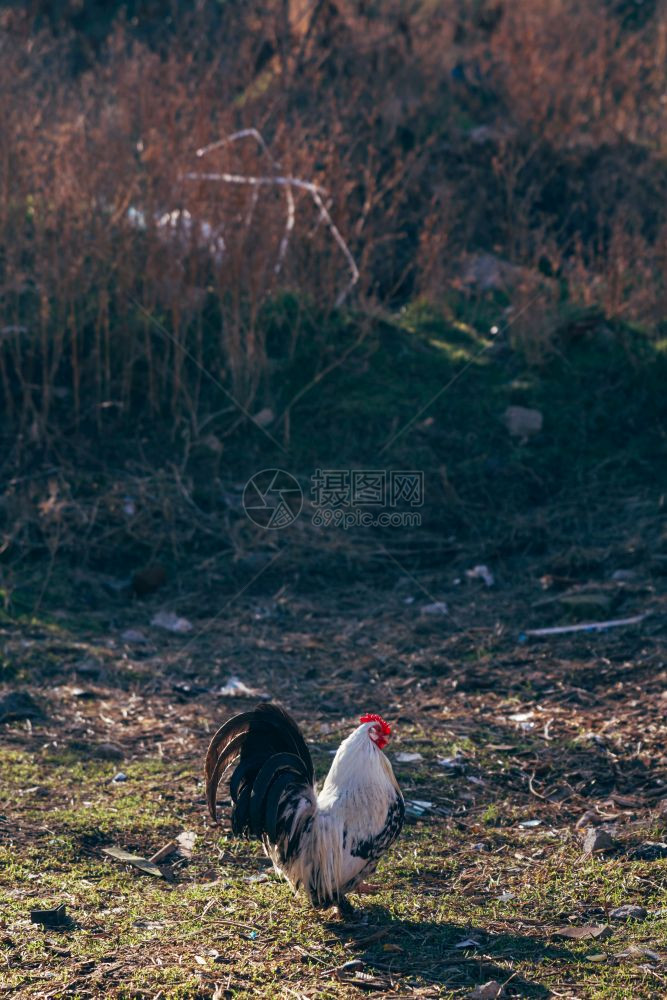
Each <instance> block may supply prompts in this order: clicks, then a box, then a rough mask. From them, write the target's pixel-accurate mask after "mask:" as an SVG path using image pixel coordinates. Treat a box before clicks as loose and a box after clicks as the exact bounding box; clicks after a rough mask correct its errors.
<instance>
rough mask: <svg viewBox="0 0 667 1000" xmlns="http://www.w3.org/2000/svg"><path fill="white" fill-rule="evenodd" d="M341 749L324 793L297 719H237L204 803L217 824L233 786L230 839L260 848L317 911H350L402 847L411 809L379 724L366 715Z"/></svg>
mask: <svg viewBox="0 0 667 1000" xmlns="http://www.w3.org/2000/svg"><path fill="white" fill-rule="evenodd" d="M359 721H360V725H359V726H357V728H356V729H355V730H354V732H352V733H351V734H350V735H349V736H348V737H347V739H346V740H344V741H343V742H342V743H341V745H340V746H339V748H338V750H337V752H336V756H335V757H334V759H333V763H332V765H331V769H330V770H329V773H328V775H327V777H326V780H325V782H324V785H323V786H322V790H321V791H320V792H319V793H318V791H317V786H316V784H315V773H314V769H313V762H312V759H311V756H310V752H309V750H308V747H307V746H306V741H305V740H304V738H303V736H302V734H301V731H300V729H299V727H298V725H297V724H296V722H295V721H294V719H293V718H292V717H291V716H290V715H289V714H288V713H287V712H286V711H285V710H284V709H282V708H279V707H278V706H277V705H273V704H263V705H259V706H258V707H257V708H256V709H254V711H252V712H243V713H242V714H241V715H236V716H234V718H232V719H230V720H229V721H228V722H226V723H225V724H224V726H222V727H221V728H220V729H219V730H218V731H217V733H216V734H215V736H214V737H213V739H212V740H211V744H210V746H209V749H208V754H207V756H206V798H207V801H208V808H209V812H210V814H211V816H212V817H213V820H214V821H215V820H216V819H217V815H216V794H217V790H218V785H219V783H220V779H221V778H222V776H223V774H224V773H225V771H226V770H227V769H228V767H229V766H230V765H231V764H232V763H233V762H234V761H238V763H237V765H236V768H235V769H234V772H233V774H232V775H231V778H230V783H229V790H230V796H231V802H232V810H231V820H232V832H233V833H234V834H235V835H236V836H246V837H251V838H252V837H254V838H257V839H259V840H261V842H262V845H263V847H264V851H265V853H266V854H267V856H268V857H269V858H270V859H271V861H272V862H273V866H274V868H275V870H276V871H277V872H278V873H279V874H280V875H282V876H283V878H285V879H286V880H287V881H288V882H289V883H290V885H291V886H292V887H293V888H294V890H295V891H296V890H299V889H301V890H303V891H304V892H305V893H306V894H307V896H308V898H309V899H310V902H311V904H312V905H313V906H315V907H318V908H325V907H329V906H334V905H335V906H337V907H338V910H339V912H340V913H341V915H342V916H345V917H348V916H351V915H352V913H353V912H354V911H353V908H352V906H351V904H350V903H349V902H348V901H347V899H346V895H347V893H349V892H352V891H353V890H354V889H355V888H357V887H359V888H360V889H361V887H362V886H361V883H362V882H363V879H364V878H365V876H367V875H370V874H371V873H372V872H373V871H375V868H376V866H377V863H378V861H379V859H380V856H381V855H382V854H383V853H384V852H385V851H386V850H387V848H388V847H389V846H390V845H391V844H392V843H393V842H394V840H396V838H397V837H398V835H399V833H400V832H401V827H402V826H403V817H404V814H405V804H404V802H403V796H402V794H401V790H400V788H399V787H398V783H397V781H396V778H395V777H394V772H393V770H392V767H391V764H390V763H389V761H388V760H387V758H386V757H385V755H384V753H383V752H382V751H383V749H384V747H385V746H386V745H387V743H388V741H389V735H390V733H391V730H390V728H389V726H388V725H387V723H386V722H385V721H384V719H382V718H381V717H380V716H379V715H362V716H361V719H360V720H359Z"/></svg>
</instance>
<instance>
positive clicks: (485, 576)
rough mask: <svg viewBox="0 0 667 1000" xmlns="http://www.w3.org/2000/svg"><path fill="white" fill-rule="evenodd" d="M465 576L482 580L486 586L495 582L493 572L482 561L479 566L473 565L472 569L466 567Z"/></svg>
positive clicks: (490, 585) (469, 578)
mask: <svg viewBox="0 0 667 1000" xmlns="http://www.w3.org/2000/svg"><path fill="white" fill-rule="evenodd" d="M466 578H467V579H468V580H483V581H484V583H485V584H486V586H487V587H492V586H493V585H494V583H495V582H496V580H495V577H494V575H493V573H492V572H491V570H490V569H489V567H488V566H486V565H484V563H480V565H479V566H473V568H472V569H467V570H466Z"/></svg>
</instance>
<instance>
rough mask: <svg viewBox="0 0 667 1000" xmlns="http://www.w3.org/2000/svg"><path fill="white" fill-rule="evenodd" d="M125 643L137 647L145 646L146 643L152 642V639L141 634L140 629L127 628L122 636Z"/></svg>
mask: <svg viewBox="0 0 667 1000" xmlns="http://www.w3.org/2000/svg"><path fill="white" fill-rule="evenodd" d="M120 637H121V639H122V640H123V642H131V643H133V644H134V645H136V646H143V645H144V644H145V643H147V642H150V639H149V638H148V637H147V636H145V635H144V633H143V632H140V631H139V629H138V628H126V629H125V631H124V632H121V634H120Z"/></svg>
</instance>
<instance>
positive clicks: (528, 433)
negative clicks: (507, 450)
mask: <svg viewBox="0 0 667 1000" xmlns="http://www.w3.org/2000/svg"><path fill="white" fill-rule="evenodd" d="M503 421H504V423H505V427H507V430H508V431H509V433H510V434H511V436H512V437H515V438H519V440H520V441H522V442H525V441H527V440H528V438H529V437H533V436H534V435H535V434H539V432H540V431H541V430H542V424H543V423H544V420H543V417H542V414H541V413H540V411H539V410H531V409H529V408H528V407H527V406H508V407H507V409H506V410H505V412H504V413H503Z"/></svg>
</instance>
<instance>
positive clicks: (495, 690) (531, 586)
mask: <svg viewBox="0 0 667 1000" xmlns="http://www.w3.org/2000/svg"><path fill="white" fill-rule="evenodd" d="M494 569H496V568H494ZM520 570H521V571H520V572H518V567H517V566H515V567H512V568H510V567H506V568H505V569H502V568H501V569H500V570H497V569H496V581H495V584H494V586H493V587H491V588H487V587H486V586H485V585H484V583H483V582H481V581H474V582H471V581H467V580H466V579H465V576H463V577H461V575H457V574H455V573H454V572H448V573H446V574H439V575H437V576H436V575H435V574H432V575H431V576H430V577H428V576H424V575H420V577H419V580H417V579H416V578H414V577H411V576H409V575H406V576H402V575H400V574H399V573H398V572H397V574H396V581H395V583H396V585H395V586H394V587H393V589H390V590H369V589H367V588H361V587H354V588H349V589H339V590H338V591H337V592H335V593H332V592H331V591H329V592H328V593H324V592H323V593H311V594H310V595H304V594H303V593H301V592H299V591H298V590H296V589H295V588H293V587H292V586H291V585H289V584H287V585H283V586H281V587H279V588H277V589H274V588H270V589H267V588H265V592H264V593H260V592H259V588H258V587H256V588H255V591H256V593H253V591H252V588H251V589H250V590H249V591H248V592H246V593H245V594H244V595H242V596H241V597H240V598H238V599H237V600H236V601H235V602H233V604H231V605H229V606H228V607H227V608H226V610H225V611H224V612H223V613H222V614H220V615H219V616H218V617H217V618H214V619H213V620H211V619H202V620H197V619H196V617H195V616H194V615H190V617H192V619H193V624H194V628H193V630H192V631H191V632H188V633H186V634H183V635H174V634H171V633H169V632H168V631H166V630H164V629H160V628H158V627H155V626H151V625H150V624H149V623H150V620H151V618H152V617H153V615H154V614H155V612H156V611H157V610H159V609H160V608H161V607H162V603H161V601H160V599H159V595H154V596H153V597H152V598H150V599H147V600H146V601H143V602H142V601H133V602H129V603H122V602H118V606H117V607H115V608H112V609H111V612H109V611H106V612H105V613H101V612H100V613H98V612H91V613H90V614H88V615H86V617H85V619H73V618H71V616H70V617H68V616H65V615H62V616H60V618H59V616H58V615H56V616H55V617H54V618H52V619H51V620H50V621H49V622H41V621H34V620H33V621H26V622H23V623H16V622H14V623H10V622H8V623H6V624H5V626H4V627H3V653H4V660H5V664H7V663H12V664H13V665H14V666H15V667H18V672H17V674H16V676H15V677H14V678H13V679H12V680H10V681H9V682H8V683H6V684H5V685H3V690H2V693H3V694H5V695H6V694H8V693H10V692H17V691H22V692H27V693H29V694H30V695H32V696H33V698H34V699H35V702H36V703H37V705H38V706H39V707H40V708H41V710H42V711H43V713H44V714H43V716H42V717H39V716H34V715H33V717H32V718H29V719H25V718H23V719H20V718H19V719H15V720H14V721H11V719H10V720H7V721H5V722H4V723H1V724H0V740H1V742H2V761H3V763H2V770H3V779H2V786H1V789H0V833H1V835H2V848H1V850H2V854H1V855H0V856H1V857H2V867H1V868H0V898H1V899H2V915H1V916H0V948H1V952H0V954H1V955H2V962H3V967H2V973H1V979H0V983H2V986H3V989H4V991H5V995H7V996H9V995H11V996H17V997H60V996H63V997H82V998H87V997H92V996H112V997H153V998H166V997H174V998H177V997H212V996H216V997H232V996H233V997H237V996H239V997H254V996H258V997H260V996H261V997H303V998H305V997H313V998H315V997H347V996H357V995H360V994H361V993H362V992H369V993H373V994H375V995H379V996H382V995H387V996H394V995H396V996H423V997H439V996H442V997H455V996H456V997H457V996H469V995H480V996H482V995H483V996H487V995H488V996H493V995H495V994H494V993H493V992H489V993H484V994H473V993H472V992H471V991H473V990H474V989H475V988H476V987H478V986H480V985H482V984H485V983H488V982H490V981H495V982H497V983H499V984H500V985H501V986H503V988H504V993H503V994H502V995H505V996H548V995H553V996H560V997H573V998H574V997H577V998H578V997H582V998H583V997H624V996H634V997H640V996H641V997H657V996H663V995H664V994H665V992H666V991H667V936H666V932H667V904H666V903H665V888H666V887H667V845H665V843H664V840H665V839H667V837H665V829H664V828H665V823H667V721H666V709H667V701H666V700H665V679H666V669H665V625H664V622H665V618H664V609H665V588H664V577H659V576H657V575H655V574H652V573H651V572H649V571H648V570H646V569H644V570H642V568H641V567H639V568H637V569H636V570H635V571H634V572H633V573H631V574H629V575H628V574H626V575H625V578H624V579H622V580H613V581H611V580H610V579H609V574H608V573H607V574H605V575H602V574H600V573H598V574H597V577H596V575H595V574H594V573H591V574H589V577H590V578H589V579H585V578H581V577H580V578H579V580H578V581H572V580H570V581H565V582H563V581H561V583H560V589H558V586H559V585H558V581H557V580H555V579H553V578H549V579H547V580H545V579H542V582H540V577H541V576H542V575H543V574H542V570H543V567H541V566H540V565H538V564H537V562H536V563H535V564H529V563H528V562H527V561H525V562H524V563H523V564H522V565H521V567H520ZM457 580H459V581H460V582H458V583H457V582H456V581H457ZM545 588H546V589H545ZM424 589H425V590H426V591H427V592H428V593H429V594H435V596H436V597H437V598H438V599H439V600H445V601H446V602H447V604H448V608H449V612H448V614H426V613H424V612H423V611H422V608H423V607H424V605H427V604H428V603H429V600H428V598H427V597H426V596H425V593H424ZM582 595H588V596H584V598H583V601H582V599H581V598H582ZM600 608H606V609H607V611H606V612H605V613H600ZM642 612H649V614H648V616H647V617H646V618H645V619H644V620H643V621H641V622H640V623H638V624H636V625H631V626H627V627H621V628H617V629H613V630H611V629H610V630H608V631H600V632H591V631H584V632H579V633H574V634H572V635H560V636H554V637H551V638H548V639H536V638H533V637H530V636H527V635H526V632H527V631H528V630H529V629H531V628H534V627H536V626H538V627H539V626H549V625H554V624H567V623H572V622H575V621H576V620H578V619H579V620H580V619H581V618H582V614H583V617H584V619H585V620H596V619H599V618H612V617H613V618H619V617H621V618H622V617H631V616H633V615H635V614H638V613H642ZM128 630H130V631H129V632H128ZM231 678H239V679H240V680H241V681H242V682H243V683H244V684H245V685H247V686H248V687H250V688H251V689H253V691H255V692H257V694H252V695H248V694H245V693H244V692H243V691H242V690H241V691H240V692H239V691H238V686H237V685H236V682H235V681H234V680H232V681H231V688H230V679H231ZM263 695H269V696H271V697H272V698H275V699H278V700H279V701H281V702H282V703H283V704H285V705H286V706H287V707H288V708H289V709H290V710H291V711H292V712H293V713H294V714H295V716H296V717H297V719H298V720H299V722H300V723H301V724H302V725H303V728H304V730H305V732H306V734H307V736H308V738H309V740H310V741H311V746H312V750H313V754H314V758H315V761H316V767H317V771H318V774H319V775H320V776H323V774H324V773H325V772H326V769H327V767H328V763H329V761H330V759H331V758H330V754H331V752H332V751H333V750H335V748H336V746H337V745H338V742H339V741H340V739H341V737H342V736H344V735H345V734H346V733H347V732H348V731H349V730H350V729H351V728H352V727H353V726H354V725H355V724H356V720H357V717H358V715H359V714H361V713H362V712H365V711H376V712H381V713H382V714H383V715H384V716H385V717H386V718H387V719H388V720H389V721H390V722H391V724H392V726H393V727H394V738H393V739H392V743H391V744H390V747H389V748H388V753H389V756H390V759H391V760H392V761H393V763H394V767H395V770H396V773H397V775H398V777H399V780H400V782H401V785H402V787H403V790H404V793H405V796H406V799H407V800H409V803H411V804H409V809H408V812H409V818H408V823H407V826H406V828H405V830H404V833H403V835H402V837H401V839H400V841H399V843H398V845H397V846H396V847H395V848H394V850H393V851H392V852H391V853H390V854H389V855H388V856H387V858H386V860H385V861H384V863H383V864H382V866H381V868H380V870H379V873H378V877H377V880H376V881H377V883H378V888H377V892H376V894H375V895H370V896H364V897H357V898H356V902H357V903H358V904H360V906H361V907H362V908H363V916H362V919H361V920H360V921H359V922H357V923H355V924H352V925H346V924H344V923H342V922H341V921H340V920H339V919H338V918H336V917H335V916H334V914H333V913H329V914H324V915H321V914H315V913H313V912H312V911H310V910H309V909H308V907H307V906H306V904H305V903H304V902H303V901H302V900H300V899H294V898H293V897H292V896H291V893H290V891H289V889H288V888H287V886H285V885H283V884H282V883H279V882H278V881H276V880H275V879H274V877H273V876H272V875H271V874H270V873H269V872H268V869H267V867H266V861H265V859H264V858H263V857H262V856H261V853H260V852H259V850H257V849H256V847H255V845H249V844H247V843H243V842H242V843H238V842H235V841H232V840H230V839H228V838H227V836H226V834H225V829H226V826H225V819H224V810H223V823H222V826H221V827H215V826H214V825H213V824H212V823H211V822H210V821H209V820H208V818H207V815H206V811H205V803H204V798H203V789H202V781H201V764H202V758H203V755H204V752H205V748H206V745H207V742H208V739H209V738H210V735H211V733H212V731H213V730H214V729H215V728H216V727H217V726H218V725H219V724H220V723H221V722H222V721H224V720H225V719H226V718H227V717H228V716H229V715H231V714H234V713H236V712H237V711H241V710H243V709H244V708H246V707H248V706H249V705H250V704H252V703H254V702H255V701H256V700H257V697H260V696H263ZM10 709H11V705H10ZM10 714H11V713H10ZM17 714H18V715H21V714H22V712H21V709H20V706H19V709H18V711H17ZM23 714H25V712H24V713H23ZM402 755H411V756H408V757H407V758H405V757H402ZM414 755H419V756H414ZM119 772H120V773H122V774H123V775H124V776H125V780H122V779H120V780H113V779H114V777H116V776H117V775H118V774H119ZM591 830H598V831H600V830H602V831H606V832H607V833H608V834H609V838H610V839H609V840H608V841H606V843H607V845H608V846H607V847H606V848H605V849H600V850H594V851H593V852H592V853H590V852H587V849H586V846H585V837H586V834H587V833H588V834H589V837H590V831H591ZM183 831H192V832H193V833H195V834H196V841H195V845H194V848H193V850H192V853H191V856H187V855H188V853H189V852H188V851H186V852H185V854H184V853H183V852H180V853H176V854H172V855H171V856H168V857H167V858H166V859H165V860H164V861H163V862H162V864H161V867H160V871H158V872H157V875H160V873H161V875H162V877H155V875H154V876H151V875H147V874H144V873H142V872H141V871H139V870H137V868H135V867H132V866H129V865H123V864H122V863H121V862H119V861H118V860H115V859H113V858H110V857H109V856H108V855H105V854H104V853H103V848H105V847H119V848H123V849H125V850H128V851H130V852H132V853H134V854H136V855H140V856H142V857H144V858H149V857H150V856H152V855H153V854H154V853H155V852H156V851H157V850H158V849H159V848H160V847H162V846H163V845H165V844H166V843H167V842H168V841H169V840H170V839H171V838H173V837H175V836H176V835H177V834H179V833H181V832H183ZM589 845H590V840H589ZM600 846H601V847H603V846H604V842H602V841H601V842H600ZM60 903H65V904H66V914H67V916H66V923H65V924H64V925H63V926H60V927H50V926H45V925H44V924H40V923H31V920H30V913H31V910H34V909H36V908H47V907H54V906H57V905H58V904H60ZM628 904H631V905H633V906H636V907H640V908H641V909H638V910H635V911H631V914H632V915H633V917H632V918H631V919H627V913H626V914H624V913H623V912H622V913H621V914H620V916H619V915H618V914H615V912H614V911H615V910H616V909H617V908H618V907H620V906H624V905H628ZM624 917H625V919H624ZM576 935H580V937H579V938H577V936H576ZM490 989H491V990H492V989H493V988H490Z"/></svg>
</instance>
